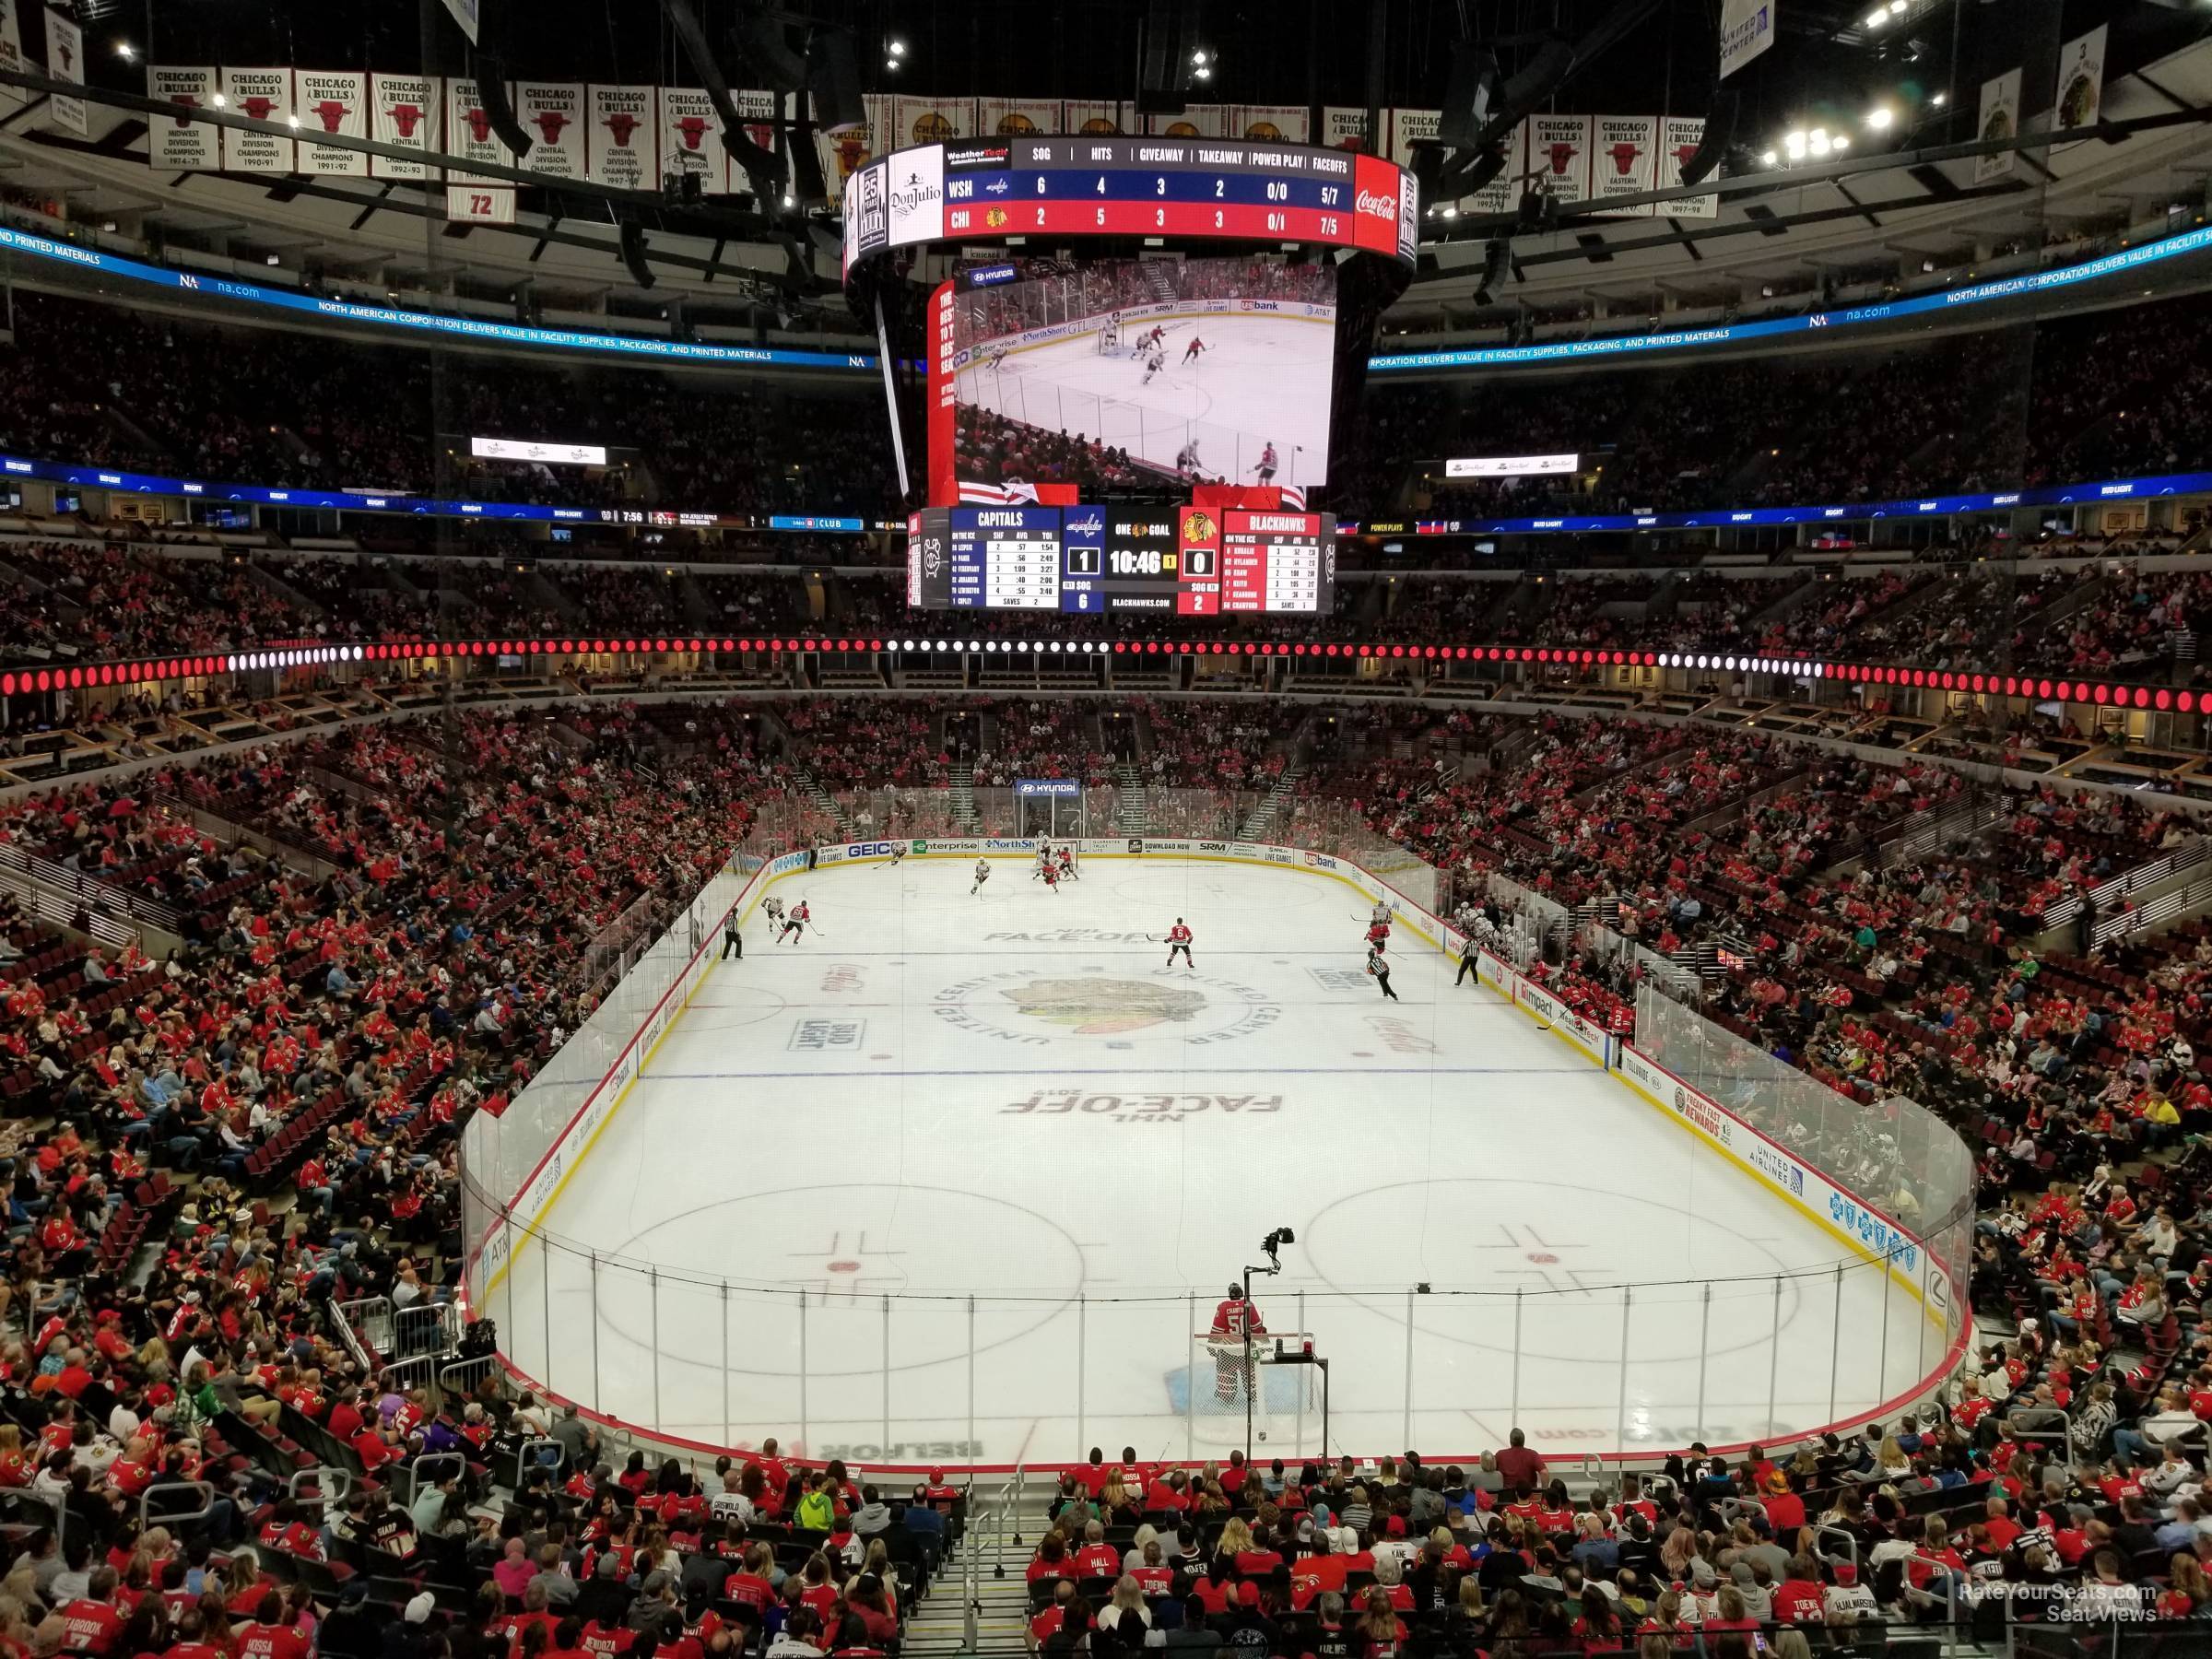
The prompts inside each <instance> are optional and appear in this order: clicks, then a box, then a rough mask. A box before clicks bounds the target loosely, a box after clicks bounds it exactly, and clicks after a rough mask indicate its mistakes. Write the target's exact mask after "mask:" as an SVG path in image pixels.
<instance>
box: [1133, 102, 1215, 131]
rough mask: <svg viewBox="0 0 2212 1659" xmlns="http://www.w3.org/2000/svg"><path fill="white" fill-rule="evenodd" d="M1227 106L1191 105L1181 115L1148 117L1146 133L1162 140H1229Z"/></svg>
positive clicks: (1146, 119)
mask: <svg viewBox="0 0 2212 1659" xmlns="http://www.w3.org/2000/svg"><path fill="white" fill-rule="evenodd" d="M1230 113H1231V112H1230V107H1229V106H1228V105H1227V104H1191V105H1189V106H1187V107H1186V108H1185V109H1184V110H1183V112H1182V114H1180V115H1147V116H1146V117H1145V131H1146V132H1147V133H1152V134H1155V135H1158V136H1159V137H1162V138H1227V137H1230V136H1231V135H1230V130H1229V129H1230V124H1231V123H1230Z"/></svg>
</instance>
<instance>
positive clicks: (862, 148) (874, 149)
mask: <svg viewBox="0 0 2212 1659" xmlns="http://www.w3.org/2000/svg"><path fill="white" fill-rule="evenodd" d="M861 101H862V104H863V106H864V107H865V110H866V111H867V116H868V119H867V121H866V123H865V124H863V125H860V126H856V127H854V128H853V130H852V131H850V132H845V133H825V132H823V131H822V130H821V129H820V128H819V127H817V128H816V129H815V145H816V147H817V148H818V151H819V153H820V156H821V159H822V179H823V182H825V183H827V184H828V186H829V188H830V201H831V203H833V204H834V203H838V202H841V201H843V200H844V199H845V187H846V185H847V184H848V183H850V182H852V179H853V175H854V174H856V173H858V172H859V171H861V169H862V168H864V167H865V166H867V164H868V163H869V162H871V161H873V160H874V159H876V157H877V153H878V147H879V146H881V147H885V148H888V147H889V146H885V145H883V144H882V139H881V136H880V135H883V134H885V133H888V132H889V131H890V130H891V128H892V124H893V123H894V122H895V121H896V120H897V119H898V100H896V99H894V98H892V97H890V96H889V95H888V93H883V92H870V93H868V94H867V95H866V96H865V98H864V99H863V100H861ZM816 114H817V117H819V114H820V112H819V111H817V112H816Z"/></svg>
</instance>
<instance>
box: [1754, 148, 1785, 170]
mask: <svg viewBox="0 0 2212 1659" xmlns="http://www.w3.org/2000/svg"><path fill="white" fill-rule="evenodd" d="M1781 161H1782V158H1781V157H1780V156H1779V155H1777V154H1776V153H1775V152H1774V151H1772V150H1768V151H1766V152H1765V153H1764V154H1762V155H1761V156H1760V157H1759V165H1760V166H1761V167H1774V166H1778V165H1779V164H1780V163H1781Z"/></svg>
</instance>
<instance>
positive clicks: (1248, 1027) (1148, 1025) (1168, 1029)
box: [930, 968, 1283, 1047]
mask: <svg viewBox="0 0 2212 1659" xmlns="http://www.w3.org/2000/svg"><path fill="white" fill-rule="evenodd" d="M930 1008H931V1011H932V1012H933V1013H935V1015H936V1017H937V1018H939V1019H942V1020H944V1021H945V1022H946V1023H947V1025H952V1026H958V1027H959V1029H960V1030H964V1031H972V1032H974V1033H976V1034H977V1035H978V1036H983V1037H994V1038H997V1039H999V1040H1000V1041H1006V1042H1018V1043H1025V1044H1030V1045H1032V1046H1037V1047H1042V1046H1044V1045H1046V1044H1048V1043H1051V1042H1054V1041H1058V1040H1060V1039H1061V1038H1064V1037H1068V1036H1076V1037H1104V1038H1139V1039H1141V1038H1146V1037H1168V1036H1172V1037H1175V1038H1177V1039H1179V1040H1181V1041H1185V1042H1190V1043H1214V1042H1230V1041H1236V1040H1237V1039H1239V1038H1242V1037H1248V1036H1251V1035H1252V1034H1253V1033H1254V1032H1256V1031H1264V1030H1266V1029H1267V1028H1268V1027H1269V1026H1271V1025H1273V1024H1274V1023H1275V1022H1276V1021H1277V1019H1279V1018H1281V1017H1282V1012H1283V1011H1282V1007H1281V1006H1280V1005H1279V1004H1277V1003H1276V1002H1274V1001H1272V1000H1270V999H1269V997H1268V996H1267V995H1266V994H1265V992H1262V991H1258V990H1255V989H1254V988H1253V987H1252V986H1250V985H1240V984H1238V983H1236V982H1234V981H1231V980H1223V979H1215V978H1213V977H1211V976H1210V975H1206V974H1189V973H1178V974H1176V975H1174V976H1172V977H1167V976H1164V975H1163V976H1160V977H1157V978H1142V979H1136V978H1127V977H1124V976H1122V975H1119V974H1112V973H1104V972H1088V971H1076V972H1073V973H1054V972H1052V971H1044V970H1038V969H1031V968H1020V969H1010V970H1007V971H1004V972H999V973H979V974H977V975H975V976H974V977H973V978H971V979H965V980H962V981H960V982H959V983H957V984H952V985H947V986H946V987H945V989H943V990H942V991H940V992H938V993H937V994H936V995H935V996H934V997H932V998H931V999H930Z"/></svg>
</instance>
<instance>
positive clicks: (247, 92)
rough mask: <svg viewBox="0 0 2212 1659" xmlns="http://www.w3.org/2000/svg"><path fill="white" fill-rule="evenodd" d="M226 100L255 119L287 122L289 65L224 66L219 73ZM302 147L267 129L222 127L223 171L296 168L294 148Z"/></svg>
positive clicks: (234, 107) (289, 96)
mask: <svg viewBox="0 0 2212 1659" xmlns="http://www.w3.org/2000/svg"><path fill="white" fill-rule="evenodd" d="M218 80H219V84H220V89H221V92H222V96H223V101H224V102H225V103H226V104H228V105H229V108H230V109H231V110H232V111H233V112H235V113H237V114H240V115H244V116H248V117H250V118H251V119H253V120H254V121H273V122H275V123H276V124H277V125H278V126H282V125H284V124H286V123H287V122H288V121H289V120H290V119H291V116H292V72H291V71H290V70H289V69H228V68H227V69H225V70H224V71H223V72H222V74H221V75H220V76H219V77H218ZM297 148H298V146H296V145H295V144H293V142H292V141H291V140H290V139H289V138H277V137H274V136H272V135H269V134H266V133H241V132H239V131H237V130H236V129H235V128H231V127H225V128H224V129H223V171H225V172H277V173H288V172H291V171H294V168H295V165H296V164H295V162H294V159H293V151H294V150H295V149H297Z"/></svg>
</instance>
